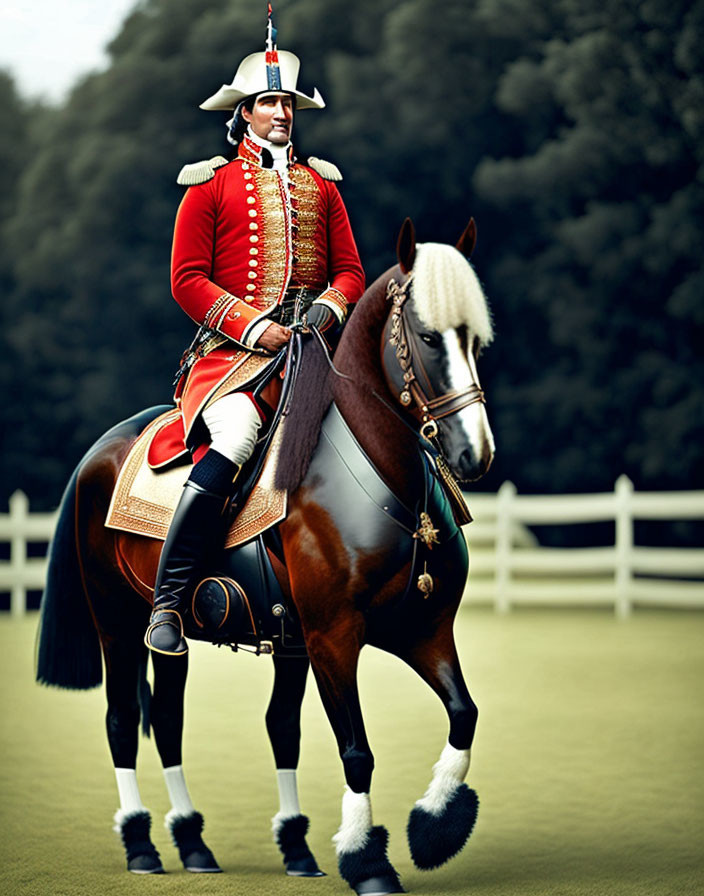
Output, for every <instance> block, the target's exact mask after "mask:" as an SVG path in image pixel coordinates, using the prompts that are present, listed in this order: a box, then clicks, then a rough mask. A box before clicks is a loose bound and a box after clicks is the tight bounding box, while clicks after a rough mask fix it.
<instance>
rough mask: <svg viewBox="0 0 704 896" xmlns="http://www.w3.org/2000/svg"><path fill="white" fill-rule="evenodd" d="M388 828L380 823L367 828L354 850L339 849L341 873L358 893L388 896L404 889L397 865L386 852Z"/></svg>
mask: <svg viewBox="0 0 704 896" xmlns="http://www.w3.org/2000/svg"><path fill="white" fill-rule="evenodd" d="M388 842H389V832H388V831H387V830H386V828H385V827H384V826H383V825H375V826H374V827H373V828H371V830H370V831H369V834H368V835H367V837H366V841H365V843H364V846H362V847H361V848H360V849H356V850H354V851H353V852H339V853H338V856H337V861H338V867H339V869H340V876H341V877H342V878H343V879H344V880H346V881H347V883H348V884H349V885H350V887H352V889H353V890H354V891H355V892H356V893H357V894H358V896H387V894H389V893H405V892H406V891H405V890H404V889H403V887H402V886H401V881H400V880H399V878H398V874H397V873H396V869H395V868H394V866H393V865H392V864H391V862H390V861H389V858H388V856H387V855H386V847H387V844H388Z"/></svg>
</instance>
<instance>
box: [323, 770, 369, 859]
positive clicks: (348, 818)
mask: <svg viewBox="0 0 704 896" xmlns="http://www.w3.org/2000/svg"><path fill="white" fill-rule="evenodd" d="M371 828H372V804H371V800H370V799H369V794H368V793H355V792H354V791H353V790H350V788H349V787H345V793H344V795H343V797H342V822H341V823H340V829H339V831H338V832H337V833H336V834H335V836H334V837H333V838H332V842H333V843H334V844H335V849H336V850H337V854H338V855H342V854H343V853H349V852H357V851H358V850H360V849H363V848H364V846H365V844H366V842H367V838H368V836H369V831H370V830H371Z"/></svg>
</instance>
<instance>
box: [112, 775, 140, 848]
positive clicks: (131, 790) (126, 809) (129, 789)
mask: <svg viewBox="0 0 704 896" xmlns="http://www.w3.org/2000/svg"><path fill="white" fill-rule="evenodd" d="M115 778H116V780H117V792H118V794H119V796H120V808H119V809H118V810H117V812H116V813H115V818H114V819H113V820H114V822H115V830H116V831H117V833H118V834H119V833H120V826H121V825H122V824H123V823H124V821H125V820H126V819H127V818H129V816H130V815H135V814H136V813H137V812H145V811H146V810H145V808H144V803H143V802H142V798H141V797H140V795H139V787H138V786H137V773H136V771H135V770H134V769H133V768H116V769H115Z"/></svg>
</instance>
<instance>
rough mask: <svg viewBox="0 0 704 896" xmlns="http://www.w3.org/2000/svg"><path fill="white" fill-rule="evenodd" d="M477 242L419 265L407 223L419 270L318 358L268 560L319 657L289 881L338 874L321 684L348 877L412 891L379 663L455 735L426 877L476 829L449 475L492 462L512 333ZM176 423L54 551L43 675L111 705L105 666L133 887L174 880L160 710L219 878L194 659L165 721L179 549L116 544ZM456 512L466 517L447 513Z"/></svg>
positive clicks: (284, 830) (312, 358)
mask: <svg viewBox="0 0 704 896" xmlns="http://www.w3.org/2000/svg"><path fill="white" fill-rule="evenodd" d="M474 239H475V231H474V223H473V221H472V222H470V225H469V226H468V228H467V230H466V231H465V233H464V234H463V236H462V238H461V239H460V242H459V243H458V246H457V249H454V248H451V247H449V246H444V245H438V244H425V245H422V246H420V245H419V246H418V247H416V243H415V236H414V232H413V226H412V225H411V223H410V221H406V223H405V224H404V227H403V228H402V230H401V234H400V236H399V242H398V250H397V251H398V259H399V265H398V266H397V267H395V268H393V269H391V270H389V271H387V272H386V273H385V274H383V275H382V276H381V277H380V278H379V279H378V280H377V281H376V282H375V283H374V284H373V285H372V286H371V287H370V288H369V289H368V290H367V292H366V293H365V295H364V296H363V297H362V299H361V300H360V302H359V304H358V307H357V308H356V310H355V312H354V314H353V315H352V316H351V318H350V320H349V322H348V324H347V326H346V328H345V330H344V333H343V335H342V338H341V340H340V343H339V347H338V349H337V351H336V353H335V356H334V367H332V366H329V365H328V362H327V359H326V358H325V357H324V355H323V354H322V352H320V351H317V352H314V351H309V352H306V354H305V355H304V359H303V363H302V364H301V370H300V375H299V378H298V381H297V383H296V386H295V393H294V398H293V400H292V403H291V406H290V412H289V415H288V419H287V422H286V426H285V438H288V439H289V441H288V443H286V442H285V443H284V450H283V451H282V458H283V461H282V467H281V469H280V471H279V474H278V478H279V481H280V483H282V484H284V485H286V486H287V487H288V488H289V493H290V500H289V511H288V515H287V517H286V519H285V520H284V521H283V522H281V523H280V524H279V525H278V527H277V529H276V532H275V541H274V542H269V543H268V546H267V550H269V552H270V553H271V554H272V555H273V556H274V557H275V562H274V563H273V569H274V570H275V573H276V577H277V582H278V586H279V587H280V589H281V593H282V594H283V595H284V601H285V603H286V604H287V609H286V613H287V614H289V615H290V616H291V617H295V620H296V624H297V625H299V626H300V631H301V632H302V635H303V638H304V640H305V647H306V649H307V656H305V655H299V656H298V657H288V656H283V655H277V653H276V652H275V655H274V664H275V682H274V690H273V694H272V698H271V702H270V705H269V708H268V710H267V716H266V720H267V728H268V732H269V735H270V739H271V743H272V747H273V751H274V756H275V760H276V766H277V773H278V777H279V792H280V798H281V804H280V810H279V812H278V813H277V815H276V816H275V818H274V830H275V835H276V839H277V842H278V845H279V847H280V849H281V851H282V853H283V857H284V863H285V866H286V870H287V872H288V873H289V874H296V875H309V876H312V875H317V874H321V873H322V872H320V871H319V870H318V866H317V864H316V862H315V859H314V858H313V856H312V854H311V853H310V850H309V849H308V847H307V845H306V842H305V834H306V831H307V827H308V819H307V818H306V817H305V816H303V815H301V812H300V808H299V804H298V794H297V789H296V777H295V769H296V767H297V764H298V755H299V741H300V708H301V702H302V699H303V692H304V688H305V681H306V675H307V671H308V667H309V665H310V666H312V668H313V673H314V675H315V679H316V682H317V685H318V688H319V691H320V695H321V697H322V701H323V704H324V707H325V711H326V713H327V715H328V718H329V720H330V724H331V726H332V728H333V730H334V733H335V736H336V739H337V742H338V746H339V752H340V756H341V759H342V762H343V766H344V773H345V779H346V782H347V787H346V792H345V794H344V796H343V801H342V822H341V826H340V829H339V831H338V833H337V834H336V835H335V838H334V840H335V844H336V848H337V855H338V862H339V869H340V873H341V875H342V876H343V878H344V879H345V880H346V881H347V882H348V883H349V885H350V886H351V887H353V888H354V889H355V890H356V891H357V893H359V894H371V893H379V894H386V893H395V892H403V890H402V888H401V885H400V882H399V879H398V876H397V874H396V871H395V870H394V868H393V867H392V865H391V864H390V862H389V860H388V858H387V854H386V843H387V837H388V834H387V831H386V829H385V828H383V827H381V826H372V823H371V803H370V797H369V791H370V785H371V778H372V769H373V765H374V760H373V756H372V752H371V749H370V746H369V743H368V741H367V736H366V733H365V729H364V721H363V717H362V709H361V706H360V699H359V693H358V689H357V681H356V677H357V662H358V658H359V653H360V650H361V648H362V646H363V645H364V644H372V645H374V646H376V647H379V648H382V649H383V650H386V651H388V652H390V653H393V654H395V655H396V656H398V657H400V658H401V659H402V660H404V661H405V662H406V663H408V664H409V665H410V666H411V667H412V668H413V669H415V670H416V672H417V673H418V674H419V675H420V676H421V678H422V679H423V680H424V681H426V682H427V683H428V684H429V685H430V687H431V688H432V689H433V690H434V691H435V692H436V693H437V694H438V696H439V697H440V699H441V700H442V702H443V704H444V705H445V708H446V711H447V713H448V717H449V721H450V731H449V740H448V743H447V745H446V747H445V749H444V750H443V752H442V755H441V757H440V759H439V761H438V762H437V763H436V765H435V767H434V772H433V777H432V780H431V783H430V786H429V788H428V791H427V792H426V794H425V795H424V796H423V797H422V798H421V799H420V800H419V801H418V802H417V803H416V805H415V807H414V809H413V810H412V812H411V816H410V819H409V825H408V838H409V845H410V848H411V853H412V855H413V858H414V861H415V862H416V864H417V865H418V866H419V867H421V868H432V867H435V866H437V865H439V864H441V863H442V862H444V861H446V860H447V859H448V858H450V857H451V856H452V855H454V854H455V853H456V852H458V851H459V850H460V849H461V848H462V846H463V845H464V843H465V841H466V839H467V837H468V836H469V834H470V832H471V829H472V827H473V825H474V821H475V817H476V812H477V806H478V802H477V799H476V794H475V793H474V791H472V790H469V789H468V788H467V786H466V784H464V783H463V780H464V778H465V776H466V773H467V771H468V768H469V751H470V747H471V744H472V740H473V737H474V730H475V725H476V718H477V710H476V706H475V705H474V703H473V701H472V699H471V698H470V696H469V693H468V691H467V688H466V685H465V682H464V679H463V677H462V672H461V670H460V665H459V661H458V657H457V652H456V649H455V644H454V639H453V620H454V617H455V613H456V611H457V608H458V606H459V603H460V600H461V596H462V592H463V589H464V585H465V581H466V576H467V549H466V544H465V541H464V538H463V536H462V533H461V531H460V529H459V526H458V524H457V518H458V517H457V512H458V511H457V509H456V508H457V505H458V501H457V492H456V489H455V490H454V492H453V480H452V477H451V476H448V474H447V468H448V466H449V470H451V472H452V473H453V474H454V477H456V479H458V480H459V481H460V482H467V481H470V480H474V479H476V478H478V477H479V476H481V475H482V474H483V473H484V472H485V471H486V470H487V469H488V467H489V465H490V463H491V460H492V457H493V450H494V449H493V440H492V435H491V431H490V429H489V426H488V422H487V418H486V411H485V406H484V397H483V393H482V391H481V389H480V387H479V382H478V377H477V368H476V360H477V357H478V354H479V349H480V348H481V346H482V345H484V344H486V343H487V342H489V341H490V339H491V335H492V334H491V322H490V317H489V313H488V310H487V307H486V303H485V299H484V296H483V293H482V291H481V288H480V286H479V283H478V280H477V278H476V276H475V275H474V272H473V270H472V268H471V266H470V265H469V264H468V263H467V261H466V258H467V257H469V255H470V254H471V250H472V248H473V245H474ZM458 249H459V250H460V251H457V250H458ZM309 344H310V345H313V346H314V347H315V345H316V343H315V341H314V340H312V341H311V342H310V343H309ZM160 410H162V409H156V410H154V409H153V410H152V411H147V412H143V413H142V414H140V415H137V417H134V418H132V419H131V420H128V421H126V422H124V423H122V424H119V425H118V426H116V427H114V428H113V429H112V430H110V431H109V432H108V433H107V434H106V435H105V436H103V437H102V438H101V439H100V440H99V441H98V442H97V443H96V445H95V446H94V447H93V448H92V449H91V450H90V451H89V453H88V454H87V455H86V457H85V458H84V459H83V461H82V462H81V463H80V465H79V467H78V468H77V470H76V472H75V473H74V475H73V477H72V480H71V482H70V484H69V486H68V488H67V491H66V494H65V495H64V499H63V502H62V506H61V510H60V514H59V522H58V526H57V531H56V535H55V538H54V541H53V544H52V549H51V554H50V566H49V577H48V582H47V588H46V590H45V595H44V600H43V604H42V619H41V623H40V625H41V628H40V646H39V652H38V673H37V678H38V680H39V681H41V682H43V683H46V684H52V685H57V686H59V687H72V688H85V687H94V686H96V685H98V684H99V683H100V681H101V650H102V656H103V658H104V661H105V674H106V688H107V699H108V712H107V731H108V739H109V743H110V749H111V752H112V758H113V761H114V765H115V769H116V776H117V783H118V790H119V794H120V800H121V810H119V811H118V814H117V816H116V823H117V827H116V830H118V831H119V832H120V833H121V835H122V839H123V842H124V845H125V848H126V852H127V860H128V868H129V870H131V871H135V872H138V873H154V872H160V871H163V868H162V866H161V862H160V859H159V856H158V853H157V852H156V850H155V848H154V846H153V844H152V842H151V840H150V837H149V829H150V816H149V813H148V812H147V811H146V810H145V809H144V807H143V805H142V803H141V800H140V797H139V790H138V788H137V783H136V777H135V773H134V769H135V765H136V756H137V742H138V728H139V719H140V712H141V714H142V718H143V722H144V720H145V717H147V718H148V721H149V723H150V724H151V727H152V729H153V731H154V735H155V741H156V746H157V749H158V751H159V754H160V757H161V760H162V763H163V766H164V774H165V778H166V784H167V787H168V790H169V796H170V798H171V802H172V806H173V808H172V810H171V812H170V813H169V815H168V816H167V820H168V823H169V827H170V829H171V833H172V836H173V839H174V842H175V844H176V846H177V847H178V849H179V852H180V856H181V860H182V862H183V864H184V866H185V867H186V868H187V869H188V870H190V871H219V870H220V869H219V868H218V865H217V863H216V861H215V859H214V857H213V855H212V853H211V852H210V850H209V849H208V847H207V846H206V845H205V843H204V842H203V839H202V836H201V831H202V827H203V818H202V816H201V815H200V813H198V812H196V811H195V809H194V808H193V804H192V802H191V799H190V796H189V794H188V791H187V789H186V785H185V779H184V776H183V770H182V765H181V734H182V726H183V692H184V686H185V680H186V673H187V659H186V658H182V657H179V658H173V657H165V656H161V655H159V654H152V662H153V667H154V684H153V695H151V698H150V705H149V711H148V713H147V704H148V702H149V701H148V697H149V689H148V687H146V679H145V667H146V662H147V654H146V649H145V648H144V646H143V642H142V637H143V634H144V631H145V628H146V625H147V621H148V617H149V612H150V599H151V587H152V585H153V582H154V578H155V572H156V567H157V563H158V559H159V552H160V547H161V545H160V543H159V542H157V541H155V540H151V539H147V538H145V537H141V536H136V535H131V534H128V533H124V532H117V531H114V530H111V529H108V528H106V527H105V525H104V521H105V517H106V511H107V508H108V504H109V502H110V498H111V494H112V491H113V488H114V485H115V481H116V477H117V474H118V471H119V469H120V466H121V464H122V461H123V460H124V458H125V456H126V454H127V452H128V451H129V449H130V446H131V445H132V444H133V442H134V439H135V438H136V436H137V435H138V433H139V432H140V431H141V430H142V429H143V428H144V426H145V425H146V424H147V423H148V422H149V421H150V420H151V419H153V418H154V417H155V416H156V414H157V413H158V412H159V411H160ZM323 417H324V420H323V422H322V425H321V420H322V419H323ZM439 473H440V474H442V475H439ZM441 479H444V480H445V481H446V484H444V485H443V484H441ZM447 483H449V484H447ZM453 494H454V502H452V501H451V500H449V499H448V495H449V496H450V498H452V496H453ZM453 506H454V507H455V512H454V513H453V509H452V507H453ZM224 553H227V552H224ZM223 566H226V560H225V559H222V558H221V560H220V561H215V570H216V572H217V569H219V568H222V567H223Z"/></svg>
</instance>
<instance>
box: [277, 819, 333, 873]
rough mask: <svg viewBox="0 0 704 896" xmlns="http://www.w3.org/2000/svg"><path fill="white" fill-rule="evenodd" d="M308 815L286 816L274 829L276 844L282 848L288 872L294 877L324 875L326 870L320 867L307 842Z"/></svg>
mask: <svg viewBox="0 0 704 896" xmlns="http://www.w3.org/2000/svg"><path fill="white" fill-rule="evenodd" d="M308 824H309V821H308V817H307V816H306V815H294V816H293V817H291V818H285V819H284V820H283V821H282V822H281V823H280V824H279V825H277V826H276V828H275V831H274V838H275V840H276V844H277V846H278V847H279V849H280V850H281V853H282V855H283V859H284V865H285V866H286V873H287V874H290V875H292V876H293V877H322V876H323V875H324V873H325V872H323V871H321V870H320V868H318V863H317V862H316V861H315V856H314V855H313V853H312V852H311V851H310V849H309V847H308V844H307V843H306V834H307V833H308Z"/></svg>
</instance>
